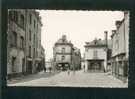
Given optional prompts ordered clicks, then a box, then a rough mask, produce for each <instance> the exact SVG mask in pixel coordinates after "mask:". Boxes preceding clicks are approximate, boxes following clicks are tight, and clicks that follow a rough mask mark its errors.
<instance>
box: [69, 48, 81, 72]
mask: <svg viewBox="0 0 135 99" xmlns="http://www.w3.org/2000/svg"><path fill="white" fill-rule="evenodd" d="M70 69H71V70H80V69H81V53H80V49H78V48H76V47H73V48H72V66H71V67H70Z"/></svg>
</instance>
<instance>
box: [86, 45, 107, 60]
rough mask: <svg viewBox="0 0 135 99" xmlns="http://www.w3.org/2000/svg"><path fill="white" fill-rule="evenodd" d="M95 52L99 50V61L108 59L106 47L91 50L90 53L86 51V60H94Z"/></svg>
mask: <svg viewBox="0 0 135 99" xmlns="http://www.w3.org/2000/svg"><path fill="white" fill-rule="evenodd" d="M94 50H97V56H98V59H105V58H106V52H105V48H104V47H103V48H89V49H88V51H85V60H87V59H93V57H94V53H93V52H94Z"/></svg>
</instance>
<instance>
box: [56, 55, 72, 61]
mask: <svg viewBox="0 0 135 99" xmlns="http://www.w3.org/2000/svg"><path fill="white" fill-rule="evenodd" d="M62 56H63V55H61V54H57V55H56V61H57V62H61V61H62ZM64 56H65V60H63V62H71V55H64Z"/></svg>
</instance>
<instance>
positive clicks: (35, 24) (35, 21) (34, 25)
mask: <svg viewBox="0 0 135 99" xmlns="http://www.w3.org/2000/svg"><path fill="white" fill-rule="evenodd" d="M35 27H36V21H35V20H34V28H35Z"/></svg>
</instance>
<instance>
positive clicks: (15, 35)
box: [7, 10, 26, 77]
mask: <svg viewBox="0 0 135 99" xmlns="http://www.w3.org/2000/svg"><path fill="white" fill-rule="evenodd" d="M25 14H26V12H25V10H19V11H18V10H9V11H8V16H9V17H8V29H7V40H8V42H7V43H8V44H7V74H8V76H9V77H11V76H16V75H17V74H18V75H21V74H22V73H24V72H25V70H24V66H25V33H26V30H25V29H26V27H25V24H26V20H25Z"/></svg>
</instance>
